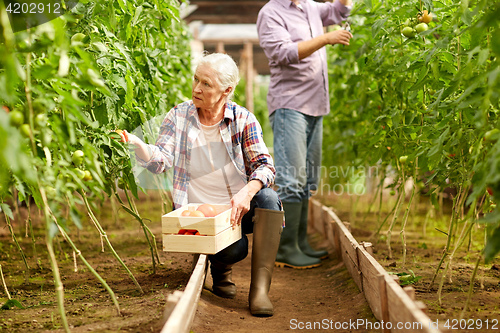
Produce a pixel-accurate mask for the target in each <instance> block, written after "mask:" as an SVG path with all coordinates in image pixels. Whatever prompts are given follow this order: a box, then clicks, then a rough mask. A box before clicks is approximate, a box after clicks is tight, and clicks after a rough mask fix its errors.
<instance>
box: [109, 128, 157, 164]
mask: <svg viewBox="0 0 500 333" xmlns="http://www.w3.org/2000/svg"><path fill="white" fill-rule="evenodd" d="M116 133H118V134H119V135H120V141H121V142H126V143H129V144H130V145H132V146H135V148H134V149H135V153H136V155H137V156H138V157H139V158H141V159H143V160H144V161H149V160H150V159H151V150H150V149H149V148H148V145H147V144H145V143H144V141H142V140H141V139H140V138H139V137H138V136H136V135H134V134H131V133H129V132H127V131H126V130H123V131H121V130H120V131H116Z"/></svg>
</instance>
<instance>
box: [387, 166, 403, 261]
mask: <svg viewBox="0 0 500 333" xmlns="http://www.w3.org/2000/svg"><path fill="white" fill-rule="evenodd" d="M399 189H400V192H399V197H398V200H397V201H396V210H395V211H394V216H393V217H392V221H391V225H390V226H389V230H387V247H388V248H389V259H392V248H391V235H392V229H393V228H394V225H395V224H396V220H397V219H398V213H399V208H400V207H401V203H402V202H403V201H404V200H405V199H404V198H405V171H404V168H403V169H402V181H401V185H400V186H399Z"/></svg>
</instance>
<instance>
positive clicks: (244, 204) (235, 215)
mask: <svg viewBox="0 0 500 333" xmlns="http://www.w3.org/2000/svg"><path fill="white" fill-rule="evenodd" d="M261 188H262V182H261V181H260V180H256V179H253V180H251V181H250V182H248V184H246V185H245V187H243V188H242V189H241V190H240V191H239V192H238V193H236V195H234V196H233V198H232V199H231V206H232V210H231V225H232V226H233V228H234V227H235V226H236V225H240V224H241V219H242V218H243V216H244V215H245V214H246V213H248V211H249V210H250V202H251V201H252V199H253V197H254V196H255V194H256V193H257V192H259V190H260V189H261Z"/></svg>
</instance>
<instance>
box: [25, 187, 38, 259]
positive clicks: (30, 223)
mask: <svg viewBox="0 0 500 333" xmlns="http://www.w3.org/2000/svg"><path fill="white" fill-rule="evenodd" d="M26 206H27V209H28V219H27V223H26V225H27V226H28V227H29V231H30V235H31V244H32V246H33V257H34V258H35V263H36V265H37V266H38V268H41V265H40V264H39V263H38V252H37V251H36V239H35V233H34V232H33V223H32V221H31V207H30V197H29V196H27V197H26Z"/></svg>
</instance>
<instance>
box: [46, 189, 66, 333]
mask: <svg viewBox="0 0 500 333" xmlns="http://www.w3.org/2000/svg"><path fill="white" fill-rule="evenodd" d="M40 194H41V196H42V200H43V210H44V216H45V224H46V227H45V244H46V246H47V251H48V252H49V260H50V266H51V267H52V275H53V276H54V286H55V290H56V295H57V305H58V308H59V314H60V315H61V321H62V323H63V326H64V330H65V331H66V332H70V330H69V325H68V319H67V318H66V311H65V309H64V286H63V283H62V281H61V275H60V273H59V266H58V265H57V260H56V256H55V253H54V247H53V246H52V237H51V235H50V233H49V230H50V219H49V216H50V211H49V204H48V202H47V196H46V195H45V190H44V189H43V188H40Z"/></svg>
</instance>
